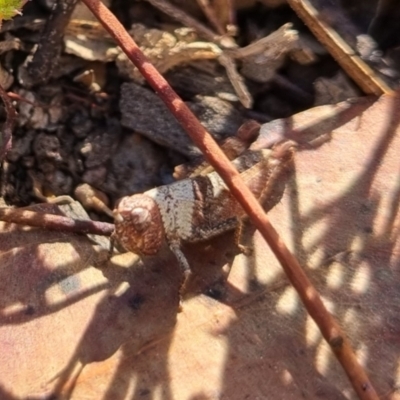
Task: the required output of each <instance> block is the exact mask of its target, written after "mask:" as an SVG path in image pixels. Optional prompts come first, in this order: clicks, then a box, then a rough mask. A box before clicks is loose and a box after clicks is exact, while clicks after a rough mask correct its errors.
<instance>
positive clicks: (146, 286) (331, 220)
mask: <svg viewBox="0 0 400 400" xmlns="http://www.w3.org/2000/svg"><path fill="white" fill-rule="evenodd" d="M331 109H332V110H333V109H334V108H333V107H332V108H331ZM323 110H326V108H316V109H314V110H310V111H307V112H305V113H300V114H298V115H296V116H294V117H292V118H289V119H287V120H285V126H286V129H287V131H288V132H289V133H290V134H291V135H292V136H294V133H295V132H294V131H296V132H297V137H307V138H310V137H311V136H312V135H314V136H315V135H323V136H324V134H326V135H325V136H326V137H328V138H329V140H327V141H325V143H324V144H319V147H313V148H308V149H307V150H300V151H299V152H298V154H297V155H296V157H295V173H294V175H293V176H292V178H291V179H290V181H289V183H288V186H287V188H286V191H285V193H284V195H283V197H282V199H281V201H280V202H279V203H278V204H277V205H276V206H275V208H273V209H272V210H271V211H270V213H269V217H270V219H271V221H272V222H273V223H274V225H275V226H276V227H277V229H278V230H279V232H280V233H281V234H282V236H283V238H284V240H285V242H286V243H287V244H289V245H290V246H291V248H292V250H293V251H294V252H295V254H296V255H297V256H298V257H299V259H300V260H301V262H302V265H303V266H304V268H305V269H306V272H307V274H308V275H309V276H310V278H311V279H312V281H313V283H314V284H315V285H316V286H317V288H318V290H319V291H320V293H321V294H322V296H323V298H324V301H325V302H326V304H327V305H328V307H329V309H330V310H331V311H332V312H333V313H334V315H335V316H336V318H337V319H338V320H339V321H340V323H341V324H342V325H343V327H344V328H345V329H346V332H347V333H348V335H349V336H350V339H351V341H352V343H353V346H354V347H355V349H356V351H357V354H358V356H359V358H360V360H361V361H362V363H363V365H365V368H366V370H367V371H368V373H369V375H370V378H371V380H372V383H373V384H374V385H375V386H376V389H377V390H378V393H379V394H380V396H381V397H382V398H388V399H391V400H393V399H399V398H400V395H399V394H398V393H397V392H396V390H397V389H396V388H397V387H398V385H399V384H400V376H399V372H398V365H399V356H400V347H399V345H398V336H399V335H398V333H399V331H400V319H399V317H398V308H399V307H398V304H399V299H400V295H399V291H398V282H399V281H400V276H399V265H400V263H399V245H400V241H399V234H398V231H399V227H400V218H399V215H398V202H399V197H400V196H399V192H400V189H399V184H398V181H399V179H398V172H399V170H400V158H399V157H398V154H399V152H400V133H399V132H400V131H399V128H398V124H399V122H398V120H399V119H400V117H399V115H400V114H399V113H400V99H399V98H398V97H396V96H391V95H388V96H383V97H381V98H380V99H378V100H376V99H359V100H357V101H353V102H348V103H344V104H341V105H338V106H337V107H336V108H335V110H336V111H335V113H333V114H332V115H329V114H328V113H326V114H323V113H322V111H323ZM318 111H320V114H319V117H320V118H319V120H318V124H317V123H316V122H315V121H316V120H317V119H318ZM329 133H331V135H328V134H329ZM289 136H290V135H289ZM8 228H10V227H8ZM15 229H16V228H15V227H14V228H13V230H12V231H10V232H5V228H3V229H2V232H3V236H4V240H3V241H2V248H1V252H2V263H1V265H2V278H3V279H2V288H3V289H2V290H1V291H0V296H1V299H2V315H3V317H2V318H3V324H2V327H1V328H0V344H1V348H2V349H3V351H2V359H1V361H2V362H1V367H0V377H1V378H0V387H1V388H2V389H1V390H2V391H3V392H2V393H1V392H0V394H1V395H2V397H1V398H4V399H15V400H16V399H25V398H27V396H29V395H30V396H34V395H36V396H39V395H43V394H47V395H49V394H50V393H58V394H59V395H60V396H59V397H58V398H71V399H99V398H102V399H117V400H118V399H136V398H154V399H172V398H174V399H217V398H218V399H233V400H235V399H238V400H241V399H244V398H252V399H255V398H271V399H281V398H282V399H283V398H284V399H299V398H307V399H321V398H324V399H328V400H331V399H343V400H344V399H354V398H355V394H354V392H353V391H352V388H351V385H350V384H349V382H348V380H347V378H346V376H345V374H344V372H343V370H342V369H341V368H340V366H339V365H338V363H337V361H336V359H335V357H334V356H333V355H332V354H331V352H330V350H329V347H328V346H327V345H326V344H325V342H324V341H323V339H322V337H321V334H320V333H319V331H318V329H317V328H316V326H315V325H314V323H313V322H312V321H311V319H310V317H309V316H308V315H307V314H306V312H305V311H304V308H303V307H302V305H301V303H300V301H299V299H298V297H297V295H296V293H295V291H294V289H293V288H292V287H291V286H290V285H289V284H288V283H287V281H286V279H285V277H284V275H283V273H282V271H281V268H280V267H279V265H278V264H277V261H276V260H275V259H274V257H273V256H272V253H271V251H270V250H269V249H268V248H267V246H266V245H265V244H264V242H263V241H262V239H261V238H260V236H259V235H258V234H257V233H256V234H254V235H250V234H249V236H248V239H249V240H252V241H253V245H254V257H250V258H248V257H245V256H244V255H241V254H239V255H237V256H236V257H235V254H237V251H236V250H235V247H234V245H233V235H231V234H228V235H224V236H222V237H219V238H218V239H217V240H215V241H212V242H210V243H206V244H197V245H188V246H186V247H185V249H184V251H185V253H186V254H187V255H188V259H189V262H190V264H191V266H192V267H193V270H194V271H195V277H194V279H193V281H192V282H191V288H190V289H191V291H192V292H191V294H192V296H188V298H187V299H186V301H185V302H184V306H183V311H182V312H181V313H178V312H177V311H178V296H177V293H178V292H177V289H178V287H179V282H180V273H179V270H178V268H177V266H176V264H175V261H174V259H173V257H172V256H171V255H170V254H168V253H166V254H164V255H162V256H160V257H157V258H147V259H145V260H143V263H141V262H138V261H137V257H134V256H133V255H130V254H126V255H121V256H118V257H114V258H113V260H112V263H110V264H109V265H108V266H107V267H103V268H102V269H101V270H99V269H95V268H93V267H92V266H91V261H90V260H91V257H92V256H91V254H93V253H92V251H93V250H90V249H91V247H90V245H89V243H88V244H87V245H86V244H85V241H84V240H82V238H81V237H77V236H69V235H68V237H67V235H64V234H59V233H57V234H55V233H54V232H47V233H43V232H42V233H40V232H39V231H32V230H26V229H25V230H22V231H21V230H20V231H18V232H17V231H16V230H15ZM249 232H251V229H249ZM5 239H7V241H6V240H5ZM62 241H65V243H60V242H62ZM60 246H63V248H64V249H67V251H65V250H62V251H63V252H64V254H67V253H68V254H69V257H70V259H69V258H66V256H61V253H60V250H59V249H60V248H61V247H60ZM86 246H88V250H85V251H84V249H86ZM54 250H55V251H56V252H57V253H53V251H54ZM86 251H87V252H86ZM48 257H49V258H48ZM55 267H57V268H56V269H55ZM228 272H229V274H228ZM226 275H228V276H226ZM63 290H64V291H63ZM79 296H80V297H79ZM7 313H8V315H9V316H8V317H7ZM13 313H14V314H13ZM10 315H11V317H10ZM17 316H18V318H17ZM52 378H54V379H53V380H52Z"/></svg>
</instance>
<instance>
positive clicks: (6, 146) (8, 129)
mask: <svg viewBox="0 0 400 400" xmlns="http://www.w3.org/2000/svg"><path fill="white" fill-rule="evenodd" d="M0 97H1V98H2V100H3V103H4V107H5V109H6V114H7V118H6V122H5V123H4V128H3V132H1V138H0V161H2V160H3V158H4V156H5V155H6V154H7V152H8V151H9V150H10V149H11V144H12V132H13V130H14V126H15V122H16V116H17V112H16V111H15V108H14V106H13V105H12V103H11V100H10V98H9V97H8V95H7V93H6V91H5V90H4V89H3V87H2V86H1V85H0Z"/></svg>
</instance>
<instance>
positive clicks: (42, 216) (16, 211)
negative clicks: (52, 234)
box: [0, 208, 114, 236]
mask: <svg viewBox="0 0 400 400" xmlns="http://www.w3.org/2000/svg"><path fill="white" fill-rule="evenodd" d="M0 221H4V222H11V223H14V224H22V225H29V226H37V227H39V228H43V229H54V230H59V231H64V232H77V233H92V234H94V235H104V236H110V235H111V234H112V233H113V232H114V224H109V223H107V222H99V221H91V220H80V219H73V218H68V217H64V216H62V215H55V214H47V213H41V212H37V211H29V210H24V209H20V208H0Z"/></svg>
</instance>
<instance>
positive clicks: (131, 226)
mask: <svg viewBox="0 0 400 400" xmlns="http://www.w3.org/2000/svg"><path fill="white" fill-rule="evenodd" d="M113 214H114V218H115V235H116V237H117V239H118V241H119V242H120V243H121V245H122V246H123V247H124V248H125V249H126V250H128V251H132V252H133V253H137V254H143V255H152V254H156V253H157V252H158V251H159V250H160V248H161V246H162V242H163V238H164V227H163V223H162V219H161V214H160V210H159V208H158V206H157V203H156V202H155V201H154V200H153V199H152V198H151V197H149V196H146V195H145V194H135V195H133V196H126V197H123V198H122V199H121V200H120V201H119V202H118V204H117V205H116V208H115V209H114V211H113Z"/></svg>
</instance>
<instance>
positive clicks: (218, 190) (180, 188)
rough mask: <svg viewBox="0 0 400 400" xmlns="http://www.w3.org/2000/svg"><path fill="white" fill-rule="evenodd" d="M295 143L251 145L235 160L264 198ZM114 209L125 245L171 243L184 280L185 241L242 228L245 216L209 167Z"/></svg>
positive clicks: (147, 249) (150, 249)
mask: <svg viewBox="0 0 400 400" xmlns="http://www.w3.org/2000/svg"><path fill="white" fill-rule="evenodd" d="M292 148H293V143H292V142H284V143H282V144H279V145H277V146H275V147H274V148H272V149H262V150H257V151H252V150H247V151H244V152H243V153H242V154H241V155H239V156H238V157H237V158H235V159H234V160H233V161H232V162H233V164H234V165H235V167H236V168H237V169H238V171H239V172H240V174H241V177H242V179H243V180H244V181H245V183H246V184H247V186H248V187H249V188H250V190H251V191H252V192H253V194H254V195H255V196H256V197H257V198H258V199H259V200H260V202H262V201H263V200H264V199H266V198H267V197H268V195H269V194H270V193H271V189H272V188H273V186H274V183H275V182H277V180H278V178H279V177H280V175H281V174H282V173H283V172H284V171H285V170H286V169H287V167H288V165H289V164H290V160H291V159H292V154H293V150H292ZM240 151H242V149H240V150H239V152H240ZM113 214H114V218H115V237H116V239H117V240H118V242H119V243H120V244H121V245H122V246H123V247H124V248H125V249H126V250H128V251H132V252H134V253H136V254H139V255H155V254H157V253H158V252H159V251H160V249H161V248H162V246H163V245H164V244H165V243H167V245H168V246H169V248H170V249H171V251H172V252H173V253H174V255H175V256H176V258H177V260H178V263H179V265H180V267H181V268H182V270H183V272H184V275H185V281H186V279H187V277H188V276H189V275H190V266H189V263H188V261H187V259H186V257H185V255H184V253H183V252H182V250H181V245H182V243H184V242H189V243H190V242H199V241H205V240H209V239H211V238H213V237H214V236H217V235H220V234H222V233H224V232H227V231H230V230H233V229H240V228H241V224H242V221H243V219H244V218H245V217H246V214H245V212H244V211H243V209H242V207H241V206H240V205H239V204H238V202H237V201H236V199H235V198H234V197H233V196H232V194H231V193H230V191H229V189H228V188H227V187H226V185H225V183H224V182H223V180H222V179H221V177H220V176H219V175H218V174H217V173H216V172H215V171H211V172H210V171H209V169H208V168H205V169H204V168H203V171H199V170H198V169H196V170H195V172H194V173H193V172H192V174H191V176H190V177H189V178H186V179H183V180H180V181H177V182H174V183H172V184H169V185H164V186H160V187H157V188H154V189H151V190H148V191H146V192H144V193H142V194H135V195H132V196H126V197H124V198H122V199H121V200H120V201H119V202H118V203H117V205H116V208H115V209H114V211H113Z"/></svg>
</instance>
